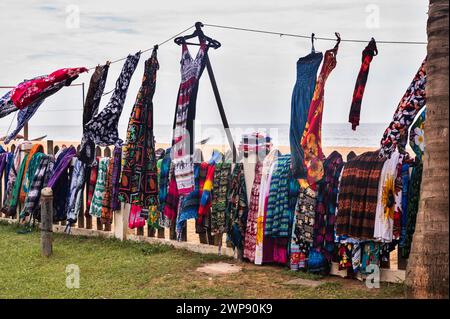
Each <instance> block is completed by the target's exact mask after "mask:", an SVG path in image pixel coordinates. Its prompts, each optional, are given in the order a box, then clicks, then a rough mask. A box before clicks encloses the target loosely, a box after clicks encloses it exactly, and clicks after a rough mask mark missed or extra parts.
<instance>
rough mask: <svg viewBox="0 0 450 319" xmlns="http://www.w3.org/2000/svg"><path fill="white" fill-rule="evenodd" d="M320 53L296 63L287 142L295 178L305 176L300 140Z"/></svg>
mask: <svg viewBox="0 0 450 319" xmlns="http://www.w3.org/2000/svg"><path fill="white" fill-rule="evenodd" d="M322 58H323V54H322V52H314V51H313V52H311V53H310V54H308V55H307V56H305V57H302V58H300V59H299V60H298V61H297V81H296V83H295V86H294V91H293V92H292V102H291V124H290V128H289V142H290V145H291V157H292V159H291V167H292V175H293V176H294V177H295V178H300V177H302V176H306V171H305V168H304V167H303V158H304V154H303V148H302V146H301V139H302V136H303V131H304V130H305V125H306V120H307V117H308V111H309V106H310V104H311V99H312V97H313V93H314V89H315V86H316V76H317V71H318V69H319V66H320V62H321V61H322Z"/></svg>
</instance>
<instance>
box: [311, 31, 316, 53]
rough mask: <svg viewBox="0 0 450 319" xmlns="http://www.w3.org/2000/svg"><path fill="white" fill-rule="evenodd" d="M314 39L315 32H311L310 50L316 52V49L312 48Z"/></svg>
mask: <svg viewBox="0 0 450 319" xmlns="http://www.w3.org/2000/svg"><path fill="white" fill-rule="evenodd" d="M314 39H315V34H314V33H311V52H312V53H316V49H315V48H314Z"/></svg>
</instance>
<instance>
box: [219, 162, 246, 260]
mask: <svg viewBox="0 0 450 319" xmlns="http://www.w3.org/2000/svg"><path fill="white" fill-rule="evenodd" d="M225 214H226V227H227V234H228V238H229V240H230V241H231V245H232V247H233V249H237V250H238V251H243V249H244V239H245V229H246V224H247V214H248V203H247V191H246V186H245V177H244V166H243V164H242V163H236V164H235V166H234V169H233V173H232V175H231V184H230V190H229V195H228V203H227V209H226V213H225Z"/></svg>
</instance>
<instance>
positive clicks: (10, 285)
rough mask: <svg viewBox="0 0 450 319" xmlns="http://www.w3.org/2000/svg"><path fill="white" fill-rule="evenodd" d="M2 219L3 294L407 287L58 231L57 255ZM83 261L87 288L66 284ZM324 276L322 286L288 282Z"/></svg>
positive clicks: (350, 292) (234, 294) (287, 292)
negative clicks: (222, 271)
mask: <svg viewBox="0 0 450 319" xmlns="http://www.w3.org/2000/svg"><path fill="white" fill-rule="evenodd" d="M19 231H20V229H19V228H18V227H17V226H13V225H5V224H1V223H0V298H402V297H403V286H402V285H399V284H382V286H381V288H380V289H368V288H366V287H365V285H364V284H363V283H361V282H358V281H356V280H346V279H341V278H337V277H320V276H315V275H311V274H305V273H298V272H297V273H293V272H290V271H288V270H287V269H286V268H283V267H276V266H264V267H259V266H255V265H252V264H249V263H241V264H240V265H241V266H242V267H243V269H242V271H241V272H239V273H235V274H229V275H224V276H209V275H207V274H203V273H200V272H197V271H196V269H197V267H199V266H201V265H203V264H205V263H211V262H218V261H226V262H230V263H235V261H234V260H233V259H231V258H227V257H220V256H216V255H202V254H197V253H193V252H189V251H186V250H178V249H174V248H172V247H169V246H165V245H156V244H153V245H150V244H145V243H135V242H120V241H118V240H111V239H101V238H86V237H80V236H68V235H64V234H54V244H53V255H52V256H51V257H50V258H45V257H42V256H41V255H40V241H39V233H38V232H37V231H33V232H30V233H26V234H20V233H18V232H19ZM69 264H75V265H78V266H79V268H80V288H79V289H68V288H66V272H65V270H66V266H67V265H69ZM295 278H304V279H310V280H319V281H321V282H322V284H321V285H320V286H318V287H316V288H312V287H306V286H292V285H286V282H287V281H289V280H292V279H295Z"/></svg>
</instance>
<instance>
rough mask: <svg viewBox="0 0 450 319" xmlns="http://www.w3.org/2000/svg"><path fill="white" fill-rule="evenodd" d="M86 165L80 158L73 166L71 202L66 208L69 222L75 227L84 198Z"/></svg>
mask: <svg viewBox="0 0 450 319" xmlns="http://www.w3.org/2000/svg"><path fill="white" fill-rule="evenodd" d="M85 172H86V164H84V163H83V162H82V161H81V160H79V159H78V158H77V159H76V161H75V164H74V165H73V171H72V178H71V181H70V193H69V202H68V204H67V208H66V215H67V222H68V223H69V225H73V224H75V223H76V222H77V219H78V214H79V212H80V210H81V199H82V197H83V187H84V184H85V177H84V176H85Z"/></svg>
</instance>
